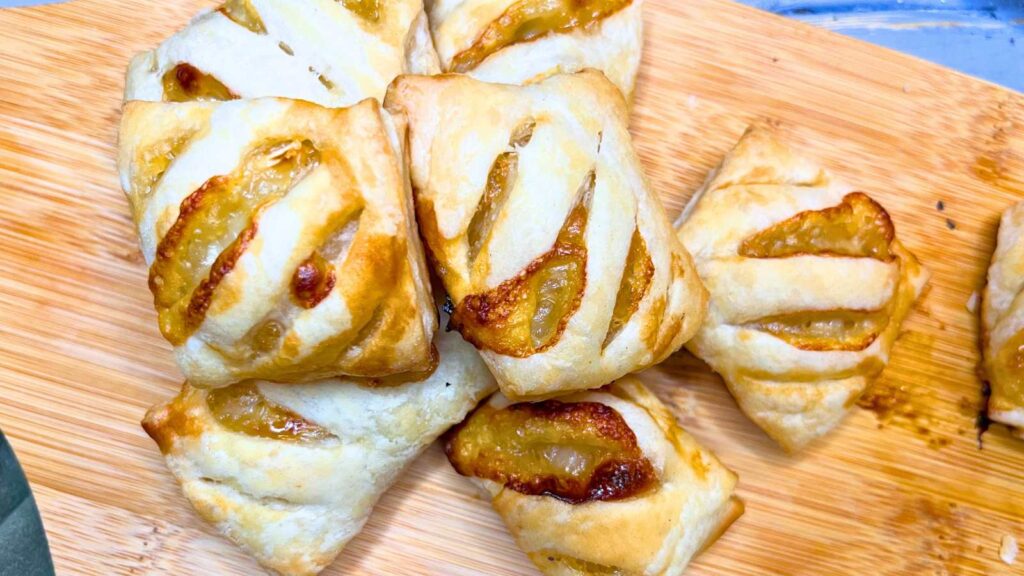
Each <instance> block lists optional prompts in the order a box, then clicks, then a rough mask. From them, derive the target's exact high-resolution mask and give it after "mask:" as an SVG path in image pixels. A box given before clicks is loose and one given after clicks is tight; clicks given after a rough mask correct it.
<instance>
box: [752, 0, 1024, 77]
mask: <svg viewBox="0 0 1024 576" xmlns="http://www.w3.org/2000/svg"><path fill="white" fill-rule="evenodd" d="M741 1H742V2H744V3H745V4H748V5H751V6H755V7H757V8H761V9H763V10H767V11H769V12H775V13H776V14H781V15H784V16H789V17H791V18H796V19H799V20H802V21H805V22H808V23H811V24H815V25H817V26H821V27H823V28H828V29H829V30H833V31H835V32H839V33H842V34H846V35H848V36H853V37H855V38H860V39H862V40H866V41H868V42H873V43H875V44H880V45H882V46H887V47H889V48H892V49H895V50H899V51H900V52H905V53H908V54H913V55H915V56H918V57H920V58H923V59H925V60H931V61H932V62H937V63H939V64H942V65H944V66H949V67H950V68H953V69H956V70H960V71H962V72H965V73H967V74H971V75H973V76H977V77H979V78H983V79H985V80H989V81H991V82H995V83H997V84H1002V85H1004V86H1007V87H1009V88H1013V89H1015V90H1018V91H1022V92H1024V0H982V1H978V0H946V1H940V0H907V1H900V0H897V1H895V2H885V1H881V2H859V3H858V2H853V3H851V2H850V1H849V0H845V1H837V0H741Z"/></svg>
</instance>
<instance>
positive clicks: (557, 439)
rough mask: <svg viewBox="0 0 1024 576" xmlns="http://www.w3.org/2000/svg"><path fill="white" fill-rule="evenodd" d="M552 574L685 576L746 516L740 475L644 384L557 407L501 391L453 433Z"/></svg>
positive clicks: (476, 474)
mask: <svg viewBox="0 0 1024 576" xmlns="http://www.w3.org/2000/svg"><path fill="white" fill-rule="evenodd" d="M445 450H446V453H447V454H448V458H449V460H450V461H451V463H452V465H453V466H454V467H455V469H456V470H457V471H458V472H459V473H460V474H462V475H464V476H468V477H469V478H470V479H471V480H472V481H473V482H474V483H475V484H477V485H478V486H480V487H481V489H482V490H483V491H484V492H485V493H486V494H487V495H488V496H489V497H490V498H491V499H492V504H493V506H494V509H495V510H496V511H497V513H498V514H499V515H500V516H501V517H502V519H503V520H504V521H505V524H506V525H507V526H508V528H509V530H510V531H511V532H512V535H513V537H514V538H515V540H516V542H517V543H518V545H519V547H520V548H522V550H523V551H524V552H525V553H526V554H527V555H528V556H529V557H530V559H531V560H532V561H533V562H534V564H536V565H537V567H538V568H540V570H541V572H543V573H544V574H546V575H551V576H555V575H558V576H562V575H566V576H568V575H576V576H583V575H591V574H628V575H639V574H647V575H661V576H675V575H678V574H681V573H682V572H683V570H684V569H685V568H686V566H687V564H688V563H689V562H690V560H691V559H692V558H693V557H694V556H696V555H697V554H699V553H700V552H701V551H703V550H704V549H705V548H707V547H708V546H710V545H711V543H713V542H714V541H715V540H716V539H717V538H718V537H719V536H720V535H721V534H722V533H724V532H725V530H726V529H727V528H728V527H729V525H730V524H732V522H733V521H735V520H736V519H737V518H738V517H739V516H740V515H741V514H742V513H743V504H742V501H740V500H739V499H738V498H737V497H736V496H735V495H734V493H733V492H734V490H735V486H736V475H735V474H734V473H732V472H731V471H730V470H728V469H727V468H726V467H725V466H723V465H722V464H721V463H720V462H719V461H718V459H717V458H715V456H714V455H713V454H711V453H710V452H708V451H707V450H705V449H704V448H702V447H701V446H700V445H698V444H697V442H696V441H695V440H694V439H693V438H692V437H690V436H689V435H688V434H687V433H686V432H684V431H683V430H682V429H681V428H680V427H679V426H678V424H677V423H676V421H675V419H674V418H673V416H672V414H671V413H670V412H669V411H668V409H667V408H665V406H664V405H663V404H662V403H661V401H659V400H658V399H657V397H655V396H654V395H653V394H652V393H651V392H650V391H649V390H648V389H647V388H646V387H645V386H644V385H643V384H642V383H641V382H640V381H639V380H637V379H636V378H634V377H626V378H623V379H621V380H619V381H617V382H615V383H613V384H611V385H609V386H607V387H605V388H601V389H599V390H593V391H588V392H578V393H574V394H572V395H569V396H565V397H561V398H558V399H554V400H545V401H542V402H537V403H520V404H512V403H510V402H509V401H508V400H507V399H506V398H505V397H504V396H503V395H501V394H500V393H499V394H495V395H494V396H493V397H492V398H491V399H490V400H489V401H488V402H486V403H485V404H483V405H482V406H481V407H480V408H478V409H477V410H476V411H475V412H473V413H472V414H471V415H470V416H469V417H467V419H466V420H465V421H464V422H463V423H462V424H460V425H459V426H457V427H456V428H454V429H452V431H450V432H449V433H448V435H447V437H446V444H445Z"/></svg>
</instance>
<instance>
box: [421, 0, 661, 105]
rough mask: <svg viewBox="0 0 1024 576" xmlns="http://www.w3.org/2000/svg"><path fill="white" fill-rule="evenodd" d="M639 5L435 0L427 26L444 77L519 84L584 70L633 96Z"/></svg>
mask: <svg viewBox="0 0 1024 576" xmlns="http://www.w3.org/2000/svg"><path fill="white" fill-rule="evenodd" d="M642 5H643V1H642V0H434V1H433V2H432V3H428V11H429V13H430V27H431V30H432V31H433V35H434V42H435V44H436V46H437V51H438V55H439V56H440V59H441V65H442V68H443V69H444V70H445V71H447V72H459V73H464V74H469V75H470V76H473V77H475V78H479V79H480V80H485V81H488V82H502V83H509V84H522V83H528V82H534V81H537V80H539V79H541V78H544V77H547V76H550V75H552V74H558V73H572V72H578V71H580V70H583V69H584V68H596V69H598V70H601V71H603V72H604V73H605V75H607V76H608V78H610V79H611V81H612V82H614V83H615V85H616V86H618V87H619V89H620V90H622V93H623V94H625V95H626V97H627V99H628V98H629V97H630V96H631V95H632V93H633V86H634V83H635V81H636V74H637V69H638V68H639V67H640V55H641V49H642V47H643V14H642V8H643V6H642Z"/></svg>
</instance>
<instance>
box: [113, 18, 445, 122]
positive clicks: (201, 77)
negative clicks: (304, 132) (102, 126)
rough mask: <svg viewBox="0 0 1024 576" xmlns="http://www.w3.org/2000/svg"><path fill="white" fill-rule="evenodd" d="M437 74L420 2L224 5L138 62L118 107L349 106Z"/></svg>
mask: <svg viewBox="0 0 1024 576" xmlns="http://www.w3.org/2000/svg"><path fill="white" fill-rule="evenodd" d="M437 72H438V61H437V53H436V52H434V45H433V42H432V41H431V39H430V31H429V28H428V26H427V18H426V14H425V13H424V11H423V1H422V0H387V1H384V0H300V1H297V0H227V1H226V2H225V3H224V4H222V5H221V6H220V7H219V8H217V9H216V10H213V11H211V12H206V13H203V14H200V15H199V16H198V17H196V18H195V19H194V20H193V21H192V22H191V23H190V24H189V25H188V26H187V27H186V28H184V29H183V30H181V31H180V32H178V33H177V34H175V35H174V36H171V37H170V38H168V39H167V40H166V41H164V43H163V44H161V45H160V46H159V47H157V48H156V49H155V50H151V51H149V52H144V53H142V54H139V55H138V56H136V57H135V58H134V59H133V60H132V63H131V65H130V67H129V69H128V78H127V81H126V84H125V100H126V101H127V100H151V101H159V100H165V101H172V102H182V101H191V100H232V99H235V98H256V97H262V96H281V97H286V98H296V99H302V100H308V101H310V102H316V103H318V104H322V105H324V106H351V105H352V104H355V103H356V102H359V101H360V100H363V99H364V98H378V99H380V98H383V97H384V91H385V90H386V89H387V86H388V83H390V82H391V80H392V79H393V78H394V77H395V76H397V75H399V74H403V73H413V74H435V73H437Z"/></svg>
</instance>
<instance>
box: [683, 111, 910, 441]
mask: <svg viewBox="0 0 1024 576" xmlns="http://www.w3.org/2000/svg"><path fill="white" fill-rule="evenodd" d="M680 221H681V226H680V228H679V237H680V239H681V240H682V242H683V244H684V245H685V246H686V248H687V249H688V250H690V252H691V253H692V254H693V256H694V259H695V261H696V263H697V269H698V271H699V273H700V276H701V279H702V280H703V281H704V283H705V285H706V286H707V289H708V291H709V292H710V294H711V300H710V306H709V310H708V318H707V320H706V321H705V323H704V324H703V325H702V326H701V328H700V330H699V331H698V333H697V335H696V336H695V337H694V338H693V339H692V340H691V341H690V342H689V343H688V344H687V347H688V348H689V349H690V350H691V351H692V352H693V353H694V354H695V355H697V356H699V357H700V358H702V359H704V360H705V361H706V362H707V363H708V364H709V365H710V366H711V368H712V369H714V370H715V371H716V372H718V373H719V374H721V375H722V378H723V379H724V380H725V383H726V384H727V385H728V387H729V390H730V391H731V392H732V394H733V396H735V398H736V400H737V402H738V403H739V405H740V408H742V409H743V411H744V412H745V413H746V414H747V416H749V417H750V418H751V420H753V421H754V422H755V423H756V424H757V425H758V426H760V427H761V428H762V429H763V430H764V431H765V432H767V434H768V435H769V436H771V437H772V438H773V439H774V440H775V441H777V442H778V443H779V444H780V445H781V446H782V447H783V448H784V449H786V450H787V451H795V450H798V449H800V448H802V447H803V446H805V445H806V444H807V443H809V442H810V441H812V440H814V439H815V438H818V437H820V436H822V435H824V434H825V433H827V432H828V431H829V430H831V429H832V428H833V427H835V426H836V425H837V424H838V423H839V422H840V421H841V420H842V418H843V417H844V416H845V414H846V413H847V412H848V411H849V409H850V408H851V407H852V406H853V404H854V403H855V402H856V400H857V398H858V397H859V396H860V395H861V393H862V392H863V391H864V390H865V388H866V387H867V386H868V384H869V383H870V381H871V380H872V379H873V378H874V377H876V376H877V375H878V374H879V373H880V372H881V371H882V369H883V368H884V367H885V365H886V364H887V363H888V360H889V352H890V350H891V349H892V345H893V342H894V341H895V340H896V338H897V337H898V335H899V330H900V324H901V323H902V322H903V319H904V318H905V317H906V315H907V314H908V312H909V311H910V309H911V307H912V306H913V304H914V301H915V300H916V299H917V297H918V296H919V295H920V294H921V292H922V290H923V289H924V286H925V284H926V282H927V280H928V273H927V272H926V271H925V270H924V268H922V267H921V265H920V264H919V263H918V261H917V259H916V258H915V257H914V255H913V254H911V253H910V252H909V251H908V250H907V249H906V248H905V247H904V246H903V245H902V244H901V243H900V241H899V240H898V239H897V238H896V235H895V228H894V227H893V223H892V221H891V219H890V218H889V215H888V214H887V213H886V211H885V210H884V209H883V208H882V207H881V206H880V205H879V204H878V203H877V202H875V201H874V200H872V199H871V198H870V197H869V196H867V195H866V194H864V193H863V192H857V191H853V190H851V189H850V188H848V187H846V186H844V185H843V184H841V183H839V182H837V181H836V180H835V179H834V178H833V176H832V175H831V174H829V173H828V172H827V171H825V170H823V169H822V168H820V167H818V166H816V165H815V164H813V163H812V162H809V161H807V160H806V159H804V158H801V157H800V156H798V155H796V154H795V153H794V152H793V151H792V150H790V149H789V148H787V147H786V146H785V145H783V144H782V143H781V142H780V141H779V140H778V138H777V137H776V135H775V134H774V132H773V130H772V129H770V128H768V127H763V126H757V127H753V128H751V129H749V130H748V131H747V132H746V134H744V135H743V137H742V138H741V139H740V141H739V143H738V144H737V145H736V147H735V148H734V149H733V150H732V151H731V152H729V154H728V155H727V156H726V157H725V159H724V160H723V162H722V163H721V165H720V166H719V167H718V168H717V169H716V170H715V171H714V172H712V174H711V175H710V176H709V178H708V179H707V181H706V182H705V183H704V185H703V186H702V188H701V189H700V190H699V191H698V192H697V194H696V196H695V197H694V199H693V200H692V201H691V203H690V204H689V206H688V207H687V208H686V209H685V210H684V212H683V215H682V216H681V217H680Z"/></svg>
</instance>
